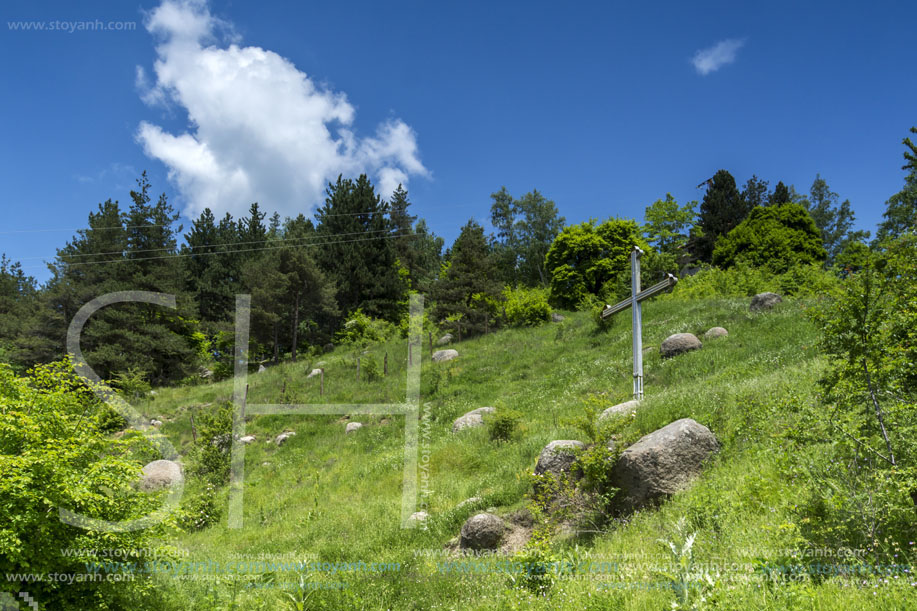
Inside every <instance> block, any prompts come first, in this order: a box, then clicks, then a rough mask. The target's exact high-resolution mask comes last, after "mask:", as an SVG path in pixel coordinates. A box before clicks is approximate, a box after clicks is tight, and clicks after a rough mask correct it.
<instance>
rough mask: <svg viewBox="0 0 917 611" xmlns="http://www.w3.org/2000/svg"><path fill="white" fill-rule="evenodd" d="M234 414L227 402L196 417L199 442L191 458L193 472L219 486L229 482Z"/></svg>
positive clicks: (190, 468) (190, 469)
mask: <svg viewBox="0 0 917 611" xmlns="http://www.w3.org/2000/svg"><path fill="white" fill-rule="evenodd" d="M232 414H233V408H232V403H228V402H227V403H223V404H222V405H218V406H213V407H212V408H211V409H209V410H207V411H205V412H199V413H198V414H196V415H197V418H195V423H196V425H197V431H198V432H197V443H196V444H195V446H194V448H193V449H192V450H191V453H190V456H189V462H190V467H189V471H190V472H191V473H193V474H194V475H197V476H198V477H200V478H202V479H203V480H204V481H206V482H209V483H212V484H214V485H217V486H219V485H222V484H224V483H226V482H227V481H228V480H229V459H230V450H231V449H232Z"/></svg>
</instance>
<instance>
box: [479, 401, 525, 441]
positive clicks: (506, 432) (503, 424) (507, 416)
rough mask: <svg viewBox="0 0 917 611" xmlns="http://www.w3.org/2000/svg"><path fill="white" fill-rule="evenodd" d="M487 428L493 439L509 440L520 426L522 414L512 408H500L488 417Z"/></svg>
mask: <svg viewBox="0 0 917 611" xmlns="http://www.w3.org/2000/svg"><path fill="white" fill-rule="evenodd" d="M488 418H489V420H488V423H487V430H488V431H489V432H490V438H491V439H492V440H493V441H509V440H510V439H512V438H513V436H514V435H515V434H516V432H517V430H518V428H519V422H520V420H521V419H522V414H520V413H519V412H517V411H515V410H512V409H500V410H497V412H496V413H494V414H492V415H491V416H489V417H488Z"/></svg>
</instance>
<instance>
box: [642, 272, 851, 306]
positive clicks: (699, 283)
mask: <svg viewBox="0 0 917 611" xmlns="http://www.w3.org/2000/svg"><path fill="white" fill-rule="evenodd" d="M839 283H840V280H839V278H838V277H837V276H836V275H835V274H833V273H832V272H829V271H826V270H824V269H822V267H821V266H820V265H798V266H795V267H791V268H790V269H788V270H787V271H786V272H784V273H781V274H775V273H773V272H771V271H769V270H768V269H766V268H763V267H754V266H752V265H749V264H748V263H746V262H739V263H737V264H736V265H735V266H733V267H730V268H729V269H720V268H718V267H705V268H703V269H701V270H700V271H699V272H697V273H696V274H693V275H691V276H686V277H684V278H681V279H679V281H678V284H677V285H675V288H674V290H673V291H672V292H671V293H668V294H667V295H662V296H660V297H657V299H677V300H682V301H691V300H695V299H710V298H724V297H725V298H728V297H751V296H752V295H756V294H758V293H763V292H765V291H772V292H775V293H780V294H782V295H796V296H800V297H806V296H820V295H824V294H825V293H831V292H833V291H835V290H836V289H837V287H838V286H839Z"/></svg>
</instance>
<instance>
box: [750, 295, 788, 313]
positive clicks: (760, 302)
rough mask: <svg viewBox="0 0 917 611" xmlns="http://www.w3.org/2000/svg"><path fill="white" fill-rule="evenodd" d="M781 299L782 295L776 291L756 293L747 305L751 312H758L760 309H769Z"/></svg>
mask: <svg viewBox="0 0 917 611" xmlns="http://www.w3.org/2000/svg"><path fill="white" fill-rule="evenodd" d="M782 301H783V297H781V296H780V295H778V294H777V293H758V294H757V295H755V296H754V297H752V298H751V305H749V306H748V309H749V310H751V311H752V312H760V311H761V310H770V309H771V308H773V307H774V306H775V305H777V304H778V303H780V302H782Z"/></svg>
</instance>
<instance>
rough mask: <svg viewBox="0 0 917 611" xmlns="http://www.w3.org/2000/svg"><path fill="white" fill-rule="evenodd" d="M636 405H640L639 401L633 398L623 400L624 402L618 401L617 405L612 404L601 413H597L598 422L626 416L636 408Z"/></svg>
mask: <svg viewBox="0 0 917 611" xmlns="http://www.w3.org/2000/svg"><path fill="white" fill-rule="evenodd" d="M638 405H640V402H639V401H637V400H636V399H633V400H632V401H625V402H624V403H619V404H617V405H612V406H611V407H609V408H608V409H606V410H605V411H603V412H602V413H601V414H599V424H603V423H605V422H607V421H610V420H611V419H612V418H615V417H617V416H628V415H630V414H631V413H633V412H634V411H635V410H636V409H637V406H638Z"/></svg>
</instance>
